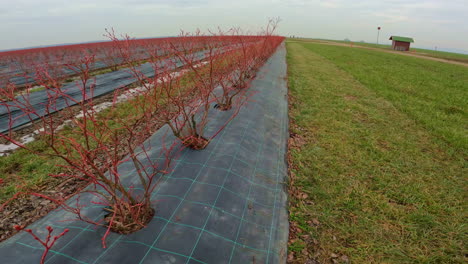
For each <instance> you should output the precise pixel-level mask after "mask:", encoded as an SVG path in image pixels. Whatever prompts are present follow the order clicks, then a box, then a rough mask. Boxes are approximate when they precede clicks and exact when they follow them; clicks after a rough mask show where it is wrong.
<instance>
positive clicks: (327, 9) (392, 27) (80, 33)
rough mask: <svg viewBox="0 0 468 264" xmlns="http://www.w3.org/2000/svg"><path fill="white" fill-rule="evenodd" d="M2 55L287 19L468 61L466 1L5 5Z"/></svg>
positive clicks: (136, 0)
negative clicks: (465, 56)
mask: <svg viewBox="0 0 468 264" xmlns="http://www.w3.org/2000/svg"><path fill="white" fill-rule="evenodd" d="M0 4H1V5H0V35H1V36H3V37H2V41H0V50H7V49H20V48H26V47H33V46H45V45H55V44H64V43H80V42H89V41H100V40H106V38H105V37H104V36H103V34H104V33H105V28H110V27H113V28H114V29H115V30H116V32H119V33H127V34H129V35H130V36H132V37H136V38H147V37H159V36H174V35H177V34H178V33H179V32H180V30H184V31H194V30H196V29H201V30H207V29H216V28H217V27H221V28H224V29H228V28H231V27H241V28H243V29H245V30H249V31H251V32H256V31H258V30H259V29H260V28H261V27H262V26H265V24H266V22H267V20H268V18H271V17H280V18H281V20H282V21H281V23H280V25H279V28H278V31H277V33H278V34H280V35H284V36H292V35H294V36H302V37H310V38H322V39H337V40H343V39H345V38H348V39H350V40H352V41H365V42H369V43H375V42H376V41H377V27H378V26H380V27H382V29H381V31H380V38H379V43H382V44H389V43H390V41H389V40H388V38H389V37H390V36H391V35H399V36H408V37H412V38H414V39H415V43H414V46H415V47H422V48H428V49H434V48H435V47H437V48H438V49H439V50H447V51H458V52H463V51H464V52H467V53H468V20H467V19H465V15H466V14H468V5H467V4H465V1H464V0H450V1H443V0H427V1H422V0H381V1H378V0H356V1H352V0H289V1H281V0H250V1H247V0H238V1H235V2H231V1H221V0H191V1H189V0H172V1H163V0H113V1H111V0H100V1H95V0H94V1H91V0H81V1H74V2H71V1H65V0H62V1H61V0H41V1H38V0H16V1H14V2H13V1H8V0H0Z"/></svg>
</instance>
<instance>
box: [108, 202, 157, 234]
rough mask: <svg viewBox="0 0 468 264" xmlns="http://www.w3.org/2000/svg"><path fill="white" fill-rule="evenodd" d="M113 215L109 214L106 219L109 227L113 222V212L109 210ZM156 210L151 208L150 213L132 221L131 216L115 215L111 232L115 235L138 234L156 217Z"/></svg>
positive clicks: (142, 214) (145, 213)
mask: <svg viewBox="0 0 468 264" xmlns="http://www.w3.org/2000/svg"><path fill="white" fill-rule="evenodd" d="M107 211H109V212H111V213H109V214H107V215H106V216H105V217H104V221H105V222H106V223H107V225H109V224H110V222H111V221H112V216H113V214H112V210H107ZM154 213H155V211H154V209H153V208H149V210H148V212H144V213H141V214H140V215H139V219H136V220H134V219H130V217H128V216H129V215H124V216H119V215H115V216H114V220H113V221H112V225H111V228H110V230H111V231H112V232H114V233H119V234H131V233H133V232H136V231H138V230H140V229H143V228H144V227H145V226H146V225H147V224H148V223H149V222H151V220H152V219H153V217H154Z"/></svg>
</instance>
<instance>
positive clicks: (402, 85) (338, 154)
mask: <svg viewBox="0 0 468 264" xmlns="http://www.w3.org/2000/svg"><path fill="white" fill-rule="evenodd" d="M287 50H288V56H287V59H288V72H289V88H290V124H291V127H290V134H291V138H290V146H291V149H290V158H289V159H290V167H291V168H292V169H291V172H290V173H291V184H290V185H291V186H290V192H291V194H292V199H291V202H290V225H291V227H290V232H291V234H290V244H289V250H290V257H289V259H290V262H291V263H307V261H309V262H310V261H312V263H314V261H317V262H319V263H347V262H351V263H464V262H465V261H466V256H465V247H466V246H465V242H466V240H465V239H466V233H467V229H466V221H465V216H466V209H467V208H466V175H468V171H467V158H468V137H467V127H466V124H467V123H468V112H467V111H468V109H467V106H468V71H467V70H466V67H463V66H457V65H450V64H446V63H441V62H435V61H429V60H424V59H420V58H412V57H408V56H400V55H397V54H388V53H383V52H379V51H378V50H368V49H352V48H349V47H340V46H330V45H323V44H318V43H305V42H296V41H295V40H293V41H291V42H288V43H287Z"/></svg>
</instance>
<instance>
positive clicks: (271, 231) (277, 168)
mask: <svg viewBox="0 0 468 264" xmlns="http://www.w3.org/2000/svg"><path fill="white" fill-rule="evenodd" d="M286 113H287V110H286ZM286 118H287V116H284V114H283V117H282V118H281V139H285V136H286V135H285V134H284V131H285V126H286V122H285V119H286ZM281 147H284V145H283V146H281V145H279V146H278V149H279V152H280V153H281ZM281 161H283V160H282V159H278V160H277V164H276V184H277V186H278V185H279V181H280V180H279V176H280V172H279V167H280V164H281ZM277 194H278V193H276V192H275V200H274V202H273V205H274V207H275V208H274V210H273V217H272V218H271V229H270V238H269V239H268V250H270V248H271V238H272V234H273V224H274V221H275V213H276V211H277V209H276V198H277ZM269 259H270V254H268V256H267V261H266V263H268V262H269Z"/></svg>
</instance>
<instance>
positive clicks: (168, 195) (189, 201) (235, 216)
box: [158, 194, 270, 228]
mask: <svg viewBox="0 0 468 264" xmlns="http://www.w3.org/2000/svg"><path fill="white" fill-rule="evenodd" d="M158 196H166V197H173V198H176V199H182V198H180V197H179V196H177V195H170V194H159V195H158ZM185 201H186V202H188V203H193V204H199V205H203V206H207V207H213V208H214V209H216V210H218V211H220V212H222V213H225V214H228V215H230V216H232V217H234V218H237V219H239V220H241V221H243V222H246V223H249V224H252V225H257V226H259V227H264V228H266V227H268V228H269V227H270V226H266V225H261V224H258V223H255V222H252V221H249V220H246V219H241V218H240V217H239V216H237V215H235V214H231V213H230V212H228V211H225V210H223V209H221V208H219V207H217V206H214V205H211V204H207V203H202V202H196V201H191V200H187V199H185ZM249 201H250V200H249Z"/></svg>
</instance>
